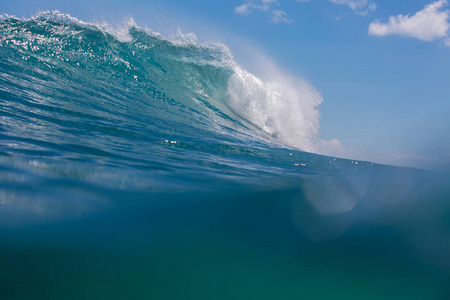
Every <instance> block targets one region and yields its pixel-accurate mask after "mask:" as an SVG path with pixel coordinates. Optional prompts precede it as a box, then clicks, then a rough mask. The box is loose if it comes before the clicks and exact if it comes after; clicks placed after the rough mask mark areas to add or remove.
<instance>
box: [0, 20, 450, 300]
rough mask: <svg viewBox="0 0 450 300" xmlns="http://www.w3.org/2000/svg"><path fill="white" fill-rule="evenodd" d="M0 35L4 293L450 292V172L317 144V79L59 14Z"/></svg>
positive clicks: (285, 295) (278, 295) (417, 295)
mask: <svg viewBox="0 0 450 300" xmlns="http://www.w3.org/2000/svg"><path fill="white" fill-rule="evenodd" d="M0 47H1V48H0V49H1V51H0V104H1V105H0V299H450V281H449V279H450V254H449V253H450V221H449V220H450V203H449V201H450V192H449V191H450V188H449V180H448V174H446V173H438V172H430V171H423V170H417V169H410V168H400V167H394V166H385V165H378V164H373V163H371V162H364V161H356V160H346V159H339V158H333V157H328V156H323V155H318V154H313V153H310V152H305V151H314V147H315V137H316V136H317V133H318V111H317V105H318V104H319V103H320V101H321V99H320V96H319V94H318V93H317V92H316V91H315V90H314V89H313V88H311V87H309V86H307V85H301V84H300V87H298V88H293V87H292V85H291V84H287V83H283V82H282V83H280V84H276V83H274V82H265V81H262V80H260V79H258V78H257V77H255V76H253V75H252V74H250V73H248V72H246V71H245V70H243V69H242V68H240V67H239V66H238V65H237V63H235V62H234V61H233V59H232V56H231V54H230V53H229V51H228V50H227V49H226V47H225V46H223V45H218V44H209V45H204V44H200V43H197V42H195V41H192V40H190V37H189V36H188V37H181V38H179V39H178V40H169V39H166V38H164V37H162V36H160V35H158V34H156V33H153V32H151V31H149V30H144V29H142V28H140V27H138V26H135V25H132V24H131V25H130V26H129V27H128V28H127V30H126V34H123V32H122V33H121V34H119V33H118V32H115V33H113V32H111V31H110V30H106V29H105V28H101V27H99V26H96V25H92V24H87V23H83V22H82V21H79V20H76V19H74V18H71V17H70V16H68V15H62V14H59V13H42V14H40V15H38V16H37V17H34V18H30V19H17V18H14V17H9V16H3V17H2V18H1V19H0ZM299 149H303V150H305V151H301V150H299Z"/></svg>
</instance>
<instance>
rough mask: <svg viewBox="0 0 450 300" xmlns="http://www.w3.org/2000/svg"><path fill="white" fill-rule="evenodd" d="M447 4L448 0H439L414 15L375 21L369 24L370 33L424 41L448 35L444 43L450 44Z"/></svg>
mask: <svg viewBox="0 0 450 300" xmlns="http://www.w3.org/2000/svg"><path fill="white" fill-rule="evenodd" d="M447 5H448V2H447V0H439V1H436V2H433V3H431V4H429V5H427V6H425V8H424V9H423V10H421V11H419V12H417V13H416V14H415V15H413V16H409V15H406V16H404V15H398V16H391V17H390V18H389V21H388V22H387V23H381V22H380V21H378V20H377V21H374V22H372V23H371V24H370V25H369V34H371V35H377V36H386V35H391V34H397V35H402V36H409V37H414V38H417V39H419V40H422V41H434V40H437V39H440V38H445V37H447V38H446V39H445V40H444V45H446V46H450V38H448V33H449V29H450V24H449V10H446V9H444V7H445V6H447Z"/></svg>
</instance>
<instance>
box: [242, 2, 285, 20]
mask: <svg viewBox="0 0 450 300" xmlns="http://www.w3.org/2000/svg"><path fill="white" fill-rule="evenodd" d="M278 6H280V3H279V2H278V1H277V0H249V1H247V2H246V3H244V4H242V5H240V6H237V7H235V8H234V12H235V13H237V14H239V15H243V16H246V15H249V14H251V13H253V12H254V11H264V12H267V13H270V22H274V23H282V22H284V23H291V22H292V20H291V19H289V17H288V14H287V13H286V12H285V11H282V10H279V9H276V7H278Z"/></svg>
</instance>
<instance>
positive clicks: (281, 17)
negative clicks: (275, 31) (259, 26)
mask: <svg viewBox="0 0 450 300" xmlns="http://www.w3.org/2000/svg"><path fill="white" fill-rule="evenodd" d="M270 22H274V23H282V22H285V23H291V22H292V20H291V19H289V17H288V14H287V13H286V12H285V11H282V10H277V9H274V10H272V16H271V18H270Z"/></svg>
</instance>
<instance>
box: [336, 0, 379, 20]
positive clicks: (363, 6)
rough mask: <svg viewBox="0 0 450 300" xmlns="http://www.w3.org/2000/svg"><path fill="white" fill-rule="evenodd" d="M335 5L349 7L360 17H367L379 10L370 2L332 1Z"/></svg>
mask: <svg viewBox="0 0 450 300" xmlns="http://www.w3.org/2000/svg"><path fill="white" fill-rule="evenodd" d="M330 2H331V3H333V4H344V5H348V6H349V7H350V8H351V9H353V10H354V11H355V12H356V13H357V14H358V15H361V16H365V15H367V14H368V13H369V12H371V11H375V9H377V5H376V3H374V2H370V1H369V0H330Z"/></svg>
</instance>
